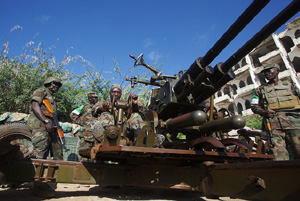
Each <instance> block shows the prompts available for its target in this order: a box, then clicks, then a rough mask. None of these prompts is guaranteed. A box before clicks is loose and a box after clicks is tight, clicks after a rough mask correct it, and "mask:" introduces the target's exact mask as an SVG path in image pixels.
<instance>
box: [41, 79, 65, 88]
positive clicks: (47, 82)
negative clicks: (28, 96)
mask: <svg viewBox="0 0 300 201" xmlns="http://www.w3.org/2000/svg"><path fill="white" fill-rule="evenodd" d="M51 82H58V83H60V84H61V85H62V83H61V79H60V78H58V77H48V78H47V79H46V80H45V82H44V86H46V85H47V84H50V83H51Z"/></svg>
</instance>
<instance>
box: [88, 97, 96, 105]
mask: <svg viewBox="0 0 300 201" xmlns="http://www.w3.org/2000/svg"><path fill="white" fill-rule="evenodd" d="M89 101H90V103H91V104H93V105H95V104H96V103H97V102H98V98H97V97H89Z"/></svg>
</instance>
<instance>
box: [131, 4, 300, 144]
mask: <svg viewBox="0 0 300 201" xmlns="http://www.w3.org/2000/svg"><path fill="white" fill-rule="evenodd" d="M269 1H270V0H254V1H253V2H252V3H251V5H250V6H249V7H248V8H247V9H246V10H245V11H244V12H243V13H242V15H241V16H240V17H239V18H238V19H237V20H236V21H235V22H234V23H233V24H232V25H231V27H230V28H229V29H228V30H227V31H226V32H225V33H224V34H223V35H222V37H221V38H220V39H219V40H218V41H217V42H216V43H215V44H214V45H213V47H212V48H211V49H209V51H208V52H207V53H206V54H205V55H204V57H198V58H197V59H196V60H195V61H194V63H192V65H191V66H190V67H189V68H188V70H186V71H182V73H179V74H176V75H174V76H166V75H163V74H162V71H161V70H157V69H155V68H154V67H153V66H150V65H148V64H147V63H146V62H145V61H144V58H143V54H140V55H139V56H138V57H137V58H135V57H134V56H133V55H130V57H131V58H133V59H134V60H135V63H134V66H138V65H142V66H145V67H146V68H147V69H149V70H150V71H151V72H152V73H153V74H154V75H153V76H152V77H151V78H150V81H141V80H138V79H137V77H132V78H131V79H128V78H127V80H128V81H131V84H132V86H134V85H135V84H136V83H143V84H146V85H148V84H149V85H153V86H159V88H155V89H152V95H151V98H150V101H149V104H148V109H150V110H153V111H155V112H156V113H157V117H155V115H153V118H156V120H154V119H152V120H151V119H150V120H149V121H150V122H160V123H156V125H157V126H156V127H155V126H154V127H155V128H153V130H159V132H160V133H163V132H173V131H174V133H175V134H176V132H177V133H178V132H179V131H180V132H182V133H185V134H186V133H188V135H194V136H198V137H199V135H202V136H207V135H210V134H211V133H212V132H219V133H218V135H220V133H221V132H223V131H224V132H226V131H228V130H230V129H240V128H243V127H244V126H245V120H244V119H243V117H241V116H233V117H229V118H224V119H217V120H216V119H213V117H214V116H218V115H214V113H213V110H211V112H210V113H211V114H210V115H211V116H210V118H207V122H202V121H201V123H199V124H197V123H196V122H195V119H194V117H193V114H194V113H193V112H195V111H199V110H202V111H207V108H208V107H209V106H208V104H207V103H208V102H206V100H208V98H209V97H212V96H213V95H214V94H215V93H216V92H217V91H218V90H219V89H221V88H222V87H223V86H224V85H226V84H227V83H228V82H229V81H231V80H233V79H235V74H234V72H233V71H232V70H231V67H232V66H234V65H235V64H236V63H237V62H239V61H240V60H241V59H242V58H244V57H245V56H246V55H247V54H248V53H249V52H251V51H252V50H253V49H254V48H255V47H257V46H258V45H259V44H260V43H261V42H262V41H263V40H265V39H266V38H267V37H268V36H270V35H271V34H272V33H273V32H275V31H276V30H277V29H278V28H279V27H280V26H282V24H283V23H284V22H286V21H287V20H288V19H290V18H291V17H292V16H293V15H295V14H296V13H297V12H298V11H299V6H298V5H299V1H293V2H292V3H290V5H288V6H287V7H286V8H285V9H283V10H282V11H281V12H280V13H279V14H278V15H277V16H276V17H274V18H273V19H272V20H271V21H270V22H269V23H268V24H267V25H265V26H264V27H263V28H262V29H261V30H260V31H259V32H257V33H256V34H255V35H254V36H253V37H252V38H251V39H250V40H248V41H247V42H246V43H245V44H244V45H243V46H242V47H241V48H240V49H239V50H238V51H236V52H235V53H234V54H233V55H232V56H231V57H229V58H228V59H227V60H226V61H225V62H224V63H222V62H220V63H218V64H217V65H215V66H214V67H212V66H211V65H210V63H211V62H212V61H213V60H214V59H215V58H216V57H217V56H218V55H219V54H220V53H221V51H222V50H223V49H224V48H225V47H226V46H227V45H228V44H229V43H230V42H231V41H232V40H233V39H234V38H235V37H236V36H237V35H238V34H239V32H241V31H242V30H243V29H244V27H245V26H246V25H247V24H248V23H249V22H251V21H252V19H253V18H254V17H255V16H256V15H257V14H258V13H259V12H260V11H261V10H262V9H263V8H264V7H265V6H266V5H267V4H268V2H269ZM211 100H213V99H211ZM212 102H213V101H211V103H212ZM213 108H214V107H213V103H212V106H211V109H213ZM206 114H207V113H206ZM184 115H187V116H184ZM200 119H201V118H200ZM174 133H171V135H172V136H173V134H174ZM189 139H190V138H189Z"/></svg>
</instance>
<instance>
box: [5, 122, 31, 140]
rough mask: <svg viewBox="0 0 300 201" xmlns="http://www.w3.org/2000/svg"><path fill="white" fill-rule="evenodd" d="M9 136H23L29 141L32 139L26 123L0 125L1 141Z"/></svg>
mask: <svg viewBox="0 0 300 201" xmlns="http://www.w3.org/2000/svg"><path fill="white" fill-rule="evenodd" d="M9 136H20V137H21V136H23V137H25V138H27V139H30V140H31V138H32V134H31V132H30V130H29V128H28V126H27V125H26V124H24V123H9V124H4V125H0V141H1V140H2V139H3V138H6V137H9Z"/></svg>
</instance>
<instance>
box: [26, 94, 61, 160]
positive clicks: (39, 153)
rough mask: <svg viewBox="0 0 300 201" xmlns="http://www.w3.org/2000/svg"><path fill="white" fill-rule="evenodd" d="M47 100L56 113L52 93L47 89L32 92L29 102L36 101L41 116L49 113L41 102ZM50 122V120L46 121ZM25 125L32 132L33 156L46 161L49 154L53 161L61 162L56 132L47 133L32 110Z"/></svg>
mask: <svg viewBox="0 0 300 201" xmlns="http://www.w3.org/2000/svg"><path fill="white" fill-rule="evenodd" d="M44 99H48V100H49V102H50V104H51V107H52V109H53V111H54V112H55V113H56V109H57V106H56V102H55V97H54V96H53V93H52V92H51V91H50V90H49V89H48V88H40V89H37V90H35V91H34V92H33V95H32V98H31V101H36V102H38V103H39V105H40V107H41V111H42V113H43V114H46V113H49V111H48V109H47V108H46V106H45V105H44V104H43V102H42V101H43V100H44ZM48 120H50V121H51V119H48ZM27 125H28V127H29V129H30V131H31V132H32V135H33V137H32V143H33V146H34V150H33V156H34V157H36V158H38V159H46V158H47V156H48V155H49V152H50V154H51V155H52V156H53V158H54V159H55V160H63V151H62V144H61V142H60V140H59V139H58V136H57V132H55V133H48V132H47V131H46V126H45V124H44V123H43V122H42V121H40V120H39V119H38V118H37V117H36V116H35V114H34V113H33V111H32V109H31V111H30V115H29V117H28V121H27Z"/></svg>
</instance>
